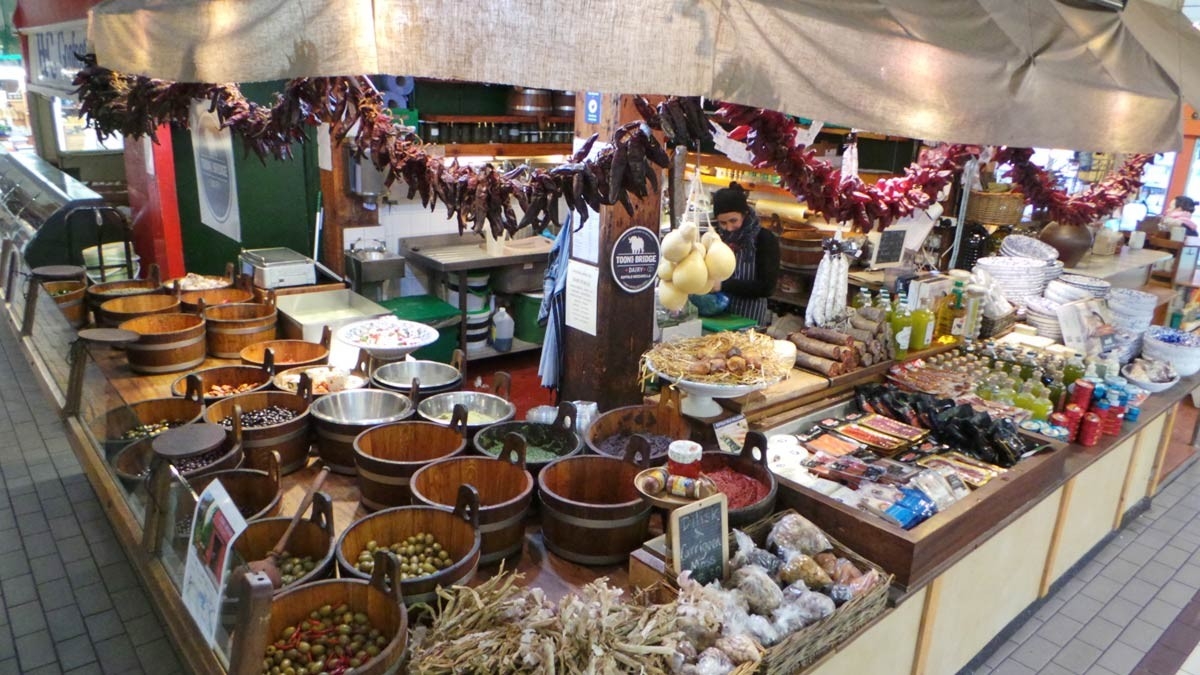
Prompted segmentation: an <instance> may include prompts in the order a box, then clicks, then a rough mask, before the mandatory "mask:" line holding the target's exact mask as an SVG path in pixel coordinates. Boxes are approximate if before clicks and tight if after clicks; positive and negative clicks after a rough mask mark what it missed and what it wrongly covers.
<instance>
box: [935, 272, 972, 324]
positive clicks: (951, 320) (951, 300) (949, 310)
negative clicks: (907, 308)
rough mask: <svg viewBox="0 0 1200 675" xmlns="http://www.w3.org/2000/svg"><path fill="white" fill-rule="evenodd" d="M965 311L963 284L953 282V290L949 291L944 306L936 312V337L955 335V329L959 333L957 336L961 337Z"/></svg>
mask: <svg viewBox="0 0 1200 675" xmlns="http://www.w3.org/2000/svg"><path fill="white" fill-rule="evenodd" d="M966 314H967V309H966V307H965V306H963V283H962V281H955V282H954V290H953V291H951V293H950V295H949V296H948V299H947V301H946V304H944V305H942V308H941V309H940V310H939V311H938V315H937V328H936V331H935V332H936V333H937V335H938V337H941V336H943V335H955V334H956V333H955V332H954V329H955V327H956V326H957V327H958V329H959V332H958V333H957V335H962V328H963V326H962V324H963V322H964V320H965V318H966Z"/></svg>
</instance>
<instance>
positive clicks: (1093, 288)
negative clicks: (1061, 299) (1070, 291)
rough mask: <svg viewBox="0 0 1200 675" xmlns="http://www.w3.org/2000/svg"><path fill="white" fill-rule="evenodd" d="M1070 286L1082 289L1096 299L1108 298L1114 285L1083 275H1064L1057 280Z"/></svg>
mask: <svg viewBox="0 0 1200 675" xmlns="http://www.w3.org/2000/svg"><path fill="white" fill-rule="evenodd" d="M1057 281H1061V282H1063V283H1065V284H1067V285H1069V286H1074V287H1076V288H1081V289H1083V290H1085V291H1087V292H1088V293H1091V294H1092V297H1094V298H1107V297H1108V292H1109V291H1110V290H1111V289H1112V284H1110V283H1108V282H1107V281H1105V280H1103V279H1097V278H1096V277H1085V276H1083V275H1082V274H1064V275H1062V276H1061V277H1059V278H1058V279H1057Z"/></svg>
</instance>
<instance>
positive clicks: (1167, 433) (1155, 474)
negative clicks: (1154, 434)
mask: <svg viewBox="0 0 1200 675" xmlns="http://www.w3.org/2000/svg"><path fill="white" fill-rule="evenodd" d="M1179 406H1180V404H1179V403H1176V404H1175V405H1174V406H1173V407H1172V408H1171V412H1169V413H1167V422H1166V424H1164V425H1163V432H1162V437H1161V438H1160V439H1159V441H1158V454H1156V455H1155V456H1154V469H1153V471H1151V473H1150V475H1151V476H1152V478H1151V479H1150V488H1149V489H1148V490H1146V496H1147V497H1151V498H1153V497H1154V495H1155V493H1157V492H1158V483H1159V481H1161V480H1162V471H1163V462H1164V460H1166V458H1167V448H1169V447H1171V431H1172V430H1174V429H1175V413H1177V412H1179Z"/></svg>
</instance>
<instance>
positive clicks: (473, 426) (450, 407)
mask: <svg viewBox="0 0 1200 675" xmlns="http://www.w3.org/2000/svg"><path fill="white" fill-rule="evenodd" d="M459 403H461V404H463V406H465V407H466V409H467V431H468V433H471V434H474V433H475V432H476V431H479V430H480V429H482V428H484V427H487V426H491V425H493V424H497V423H499V422H507V421H509V420H511V419H512V418H513V416H514V415H516V414H517V406H515V405H513V404H512V403H511V402H509V401H507V400H505V399H503V398H501V397H499V396H496V395H495V394H484V393H482V392H478V391H449V392H446V393H444V394H437V395H436V396H430V397H429V398H427V399H425V400H424V401H421V402H420V403H418V404H417V414H419V415H420V416H421V417H424V418H425V419H427V420H429V421H430V422H436V423H438V424H445V425H449V424H450V415H451V414H452V413H453V412H454V406H455V405H457V404H459ZM481 416H482V417H484V418H486V419H480V417H481Z"/></svg>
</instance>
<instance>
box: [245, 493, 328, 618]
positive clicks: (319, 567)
mask: <svg viewBox="0 0 1200 675" xmlns="http://www.w3.org/2000/svg"><path fill="white" fill-rule="evenodd" d="M291 521H292V519H291V517H290V516H289V517H287V518H262V519H258V520H254V521H251V522H249V523H247V524H246V529H245V530H242V533H241V534H239V535H238V536H237V538H235V539H234V540H233V548H234V549H235V550H237V552H238V553H239V554H240V555H241V556H242V559H243V560H246V561H254V560H263V559H265V558H266V557H267V554H268V553H270V551H271V549H273V548H275V544H276V543H278V542H279V538H280V537H281V536H283V532H284V530H286V529H287V526H288V524H289V523H291ZM333 543H334V526H333V503H332V501H331V500H330V499H329V495H327V494H326V493H324V492H318V493H317V494H315V495H313V504H312V511H311V515H310V516H309V517H308V518H307V519H301V520H300V521H298V522H297V523H296V529H295V531H294V532H293V533H292V536H291V539H289V540H288V545H287V552H288V553H291V554H293V555H296V556H300V557H305V556H311V557H312V559H313V562H314V563H315V564H314V566H313V569H312V571H310V572H308V573H307V574H305V575H303V576H302V577H300V578H299V579H296V580H295V581H293V582H292V583H290V584H288V585H286V586H283V587H281V588H279V589H278V590H276V591H275V593H276V594H280V593H284V592H286V591H288V590H290V589H292V588H295V587H297V586H301V585H303V584H307V583H309V582H311V581H317V580H319V579H325V578H327V577H329V576H330V575H331V574H332V573H333Z"/></svg>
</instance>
